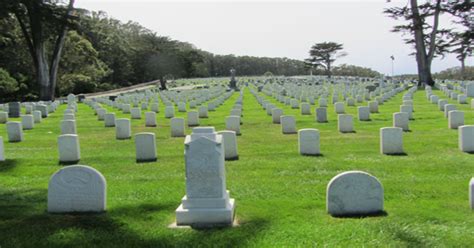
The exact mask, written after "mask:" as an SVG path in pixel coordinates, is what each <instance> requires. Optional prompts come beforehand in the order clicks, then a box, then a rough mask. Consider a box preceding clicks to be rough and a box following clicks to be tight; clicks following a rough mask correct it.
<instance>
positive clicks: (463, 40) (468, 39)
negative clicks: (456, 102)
mask: <svg viewBox="0 0 474 248" xmlns="http://www.w3.org/2000/svg"><path fill="white" fill-rule="evenodd" d="M471 9H472V4H470V1H452V2H449V8H448V10H449V11H450V13H451V14H452V15H453V16H455V17H457V19H454V20H453V23H454V24H458V25H459V26H461V30H455V31H454V32H453V33H452V35H451V47H452V50H451V51H450V52H452V53H454V54H456V58H457V59H458V60H459V61H460V62H461V79H462V78H463V75H464V74H465V68H466V65H465V61H466V58H468V57H470V56H472V50H473V48H472V40H474V31H473V30H474V26H473V25H474V24H473V20H471Z"/></svg>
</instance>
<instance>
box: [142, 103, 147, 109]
mask: <svg viewBox="0 0 474 248" xmlns="http://www.w3.org/2000/svg"><path fill="white" fill-rule="evenodd" d="M142 110H148V103H146V102H142Z"/></svg>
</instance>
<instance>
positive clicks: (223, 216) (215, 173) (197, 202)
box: [176, 127, 235, 227]
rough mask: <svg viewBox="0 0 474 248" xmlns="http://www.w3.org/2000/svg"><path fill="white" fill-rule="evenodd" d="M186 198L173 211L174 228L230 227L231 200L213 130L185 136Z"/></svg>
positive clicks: (218, 137) (221, 152) (219, 145)
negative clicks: (175, 226) (179, 226)
mask: <svg viewBox="0 0 474 248" xmlns="http://www.w3.org/2000/svg"><path fill="white" fill-rule="evenodd" d="M185 161H186V195H185V196H184V197H183V199H182V204H181V205H180V206H179V207H178V208H177V209H176V224H177V225H190V226H193V227H208V226H211V227H212V226H221V225H222V226H231V225H232V223H233V220H234V209H235V202H234V199H230V198H229V192H228V191H227V190H226V177H225V167H224V147H223V144H222V136H221V135H218V134H216V133H215V131H214V128H213V127H197V128H194V129H193V134H191V135H188V136H186V140H185Z"/></svg>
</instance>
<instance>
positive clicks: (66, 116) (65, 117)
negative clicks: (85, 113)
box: [63, 114, 76, 121]
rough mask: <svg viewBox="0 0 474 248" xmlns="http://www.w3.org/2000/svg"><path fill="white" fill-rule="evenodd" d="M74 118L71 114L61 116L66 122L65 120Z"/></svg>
mask: <svg viewBox="0 0 474 248" xmlns="http://www.w3.org/2000/svg"><path fill="white" fill-rule="evenodd" d="M75 119H76V117H75V116H74V115H73V114H64V115H63V120H65V121H67V120H75Z"/></svg>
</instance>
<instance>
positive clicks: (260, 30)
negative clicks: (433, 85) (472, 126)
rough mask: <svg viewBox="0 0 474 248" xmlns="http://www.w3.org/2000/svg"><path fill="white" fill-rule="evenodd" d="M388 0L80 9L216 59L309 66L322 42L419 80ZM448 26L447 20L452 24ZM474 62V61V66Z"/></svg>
mask: <svg viewBox="0 0 474 248" xmlns="http://www.w3.org/2000/svg"><path fill="white" fill-rule="evenodd" d="M406 2H407V1H406V0H405V1H400V0H399V1H395V3H393V1H392V3H386V1H385V0H378V1H370V0H365V1H357V0H345V1H340V0H332V1H330V0H326V1H318V0H314V1H266V0H263V1H262V0H260V1H258V2H255V1H249V0H240V1H235V0H234V1H230V0H221V1H219V2H211V1H197V0H195V1H191V0H188V1H182V0H178V1H176V0H175V1H172V2H167V1H162V0H135V1H134V0H78V1H76V7H79V8H85V9H89V10H95V11H97V10H103V11H106V12H107V13H108V15H109V16H110V17H113V18H116V19H119V20H121V21H124V22H126V21H128V20H132V21H135V22H138V23H140V24H141V25H142V26H144V27H146V28H149V29H151V30H153V31H156V32H157V33H158V35H163V36H169V37H170V38H172V39H176V40H180V41H186V42H190V43H192V44H194V45H196V46H197V47H198V48H200V49H203V50H206V51H209V52H212V53H215V54H235V55H250V56H265V57H288V58H293V59H301V60H302V59H305V58H307V57H308V50H309V48H310V47H311V45H313V44H314V43H317V42H324V41H335V42H339V43H343V44H344V49H345V51H346V52H347V53H348V56H346V57H344V58H342V59H340V60H338V61H337V62H336V64H341V63H347V64H354V65H359V66H365V67H370V68H373V69H375V70H377V71H379V72H382V73H385V74H391V60H390V56H391V55H394V56H395V74H403V73H416V62H415V58H414V57H413V56H408V54H409V53H410V52H412V50H411V48H410V46H408V45H406V44H404V43H403V41H402V37H401V35H400V34H397V33H391V32H390V29H391V28H392V26H393V25H394V24H396V22H395V21H394V20H392V19H390V18H388V17H386V16H384V15H383V14H382V11H383V9H384V8H385V7H390V6H394V5H400V4H406ZM444 21H446V20H444ZM473 61H474V60H470V61H468V64H469V65H474V62H473ZM453 66H459V62H458V61H457V60H456V58H455V57H454V56H447V57H446V58H444V59H443V60H439V59H437V60H435V61H433V66H432V69H433V71H434V72H437V71H440V70H443V69H446V68H449V67H453Z"/></svg>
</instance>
